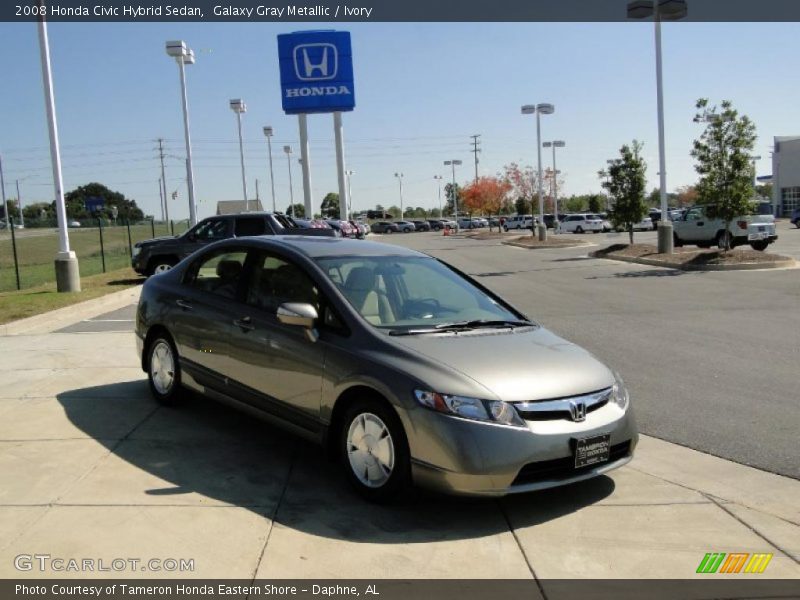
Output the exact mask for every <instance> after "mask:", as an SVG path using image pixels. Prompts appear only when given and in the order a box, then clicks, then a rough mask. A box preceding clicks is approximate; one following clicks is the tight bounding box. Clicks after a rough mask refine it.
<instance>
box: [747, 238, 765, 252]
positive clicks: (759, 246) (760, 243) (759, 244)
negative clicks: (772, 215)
mask: <svg viewBox="0 0 800 600" xmlns="http://www.w3.org/2000/svg"><path fill="white" fill-rule="evenodd" d="M767 246H769V242H768V241H767V240H757V241H755V242H750V247H751V248H752V249H753V250H758V251H759V252H763V251H764V250H766V249H767Z"/></svg>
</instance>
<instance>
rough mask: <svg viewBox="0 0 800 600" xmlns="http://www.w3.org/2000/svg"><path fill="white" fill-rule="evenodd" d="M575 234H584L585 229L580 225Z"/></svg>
mask: <svg viewBox="0 0 800 600" xmlns="http://www.w3.org/2000/svg"><path fill="white" fill-rule="evenodd" d="M575 233H583V227H581V226H580V225H578V226H577V227H576V228H575Z"/></svg>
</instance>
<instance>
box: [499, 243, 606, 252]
mask: <svg viewBox="0 0 800 600" xmlns="http://www.w3.org/2000/svg"><path fill="white" fill-rule="evenodd" d="M500 243H501V244H503V245H505V246H514V247H515V248H525V249H526V250H562V249H569V248H587V247H591V246H596V245H597V244H593V243H591V242H577V241H576V242H575V243H574V244H569V245H566V246H529V245H528V244H520V243H519V242H500Z"/></svg>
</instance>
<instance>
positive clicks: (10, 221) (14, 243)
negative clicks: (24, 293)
mask: <svg viewBox="0 0 800 600" xmlns="http://www.w3.org/2000/svg"><path fill="white" fill-rule="evenodd" d="M6 216H7V217H8V219H6V223H7V225H8V227H10V228H11V247H12V248H13V249H14V273H15V274H16V276H17V290H18V291H19V290H20V289H21V288H20V285H19V261H18V260H17V236H16V235H14V217H12V216H10V215H6Z"/></svg>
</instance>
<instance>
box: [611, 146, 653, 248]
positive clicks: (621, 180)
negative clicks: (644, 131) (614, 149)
mask: <svg viewBox="0 0 800 600" xmlns="http://www.w3.org/2000/svg"><path fill="white" fill-rule="evenodd" d="M641 152H642V143H641V142H639V141H637V140H633V143H632V144H631V145H630V146H629V145H628V144H625V145H624V146H622V148H620V150H619V154H620V157H619V158H616V159H614V160H613V161H612V162H611V163H610V164H609V165H608V181H607V182H605V183H603V187H604V188H605V189H607V190H608V193H609V194H610V195H611V197H612V198H613V199H614V210H612V211H611V222H612V223H613V224H614V226H615V227H622V228H624V229H625V230H626V231H627V232H628V235H629V236H630V241H631V244H633V224H634V223H638V222H639V221H641V220H642V218H643V217H644V215H645V214H646V213H647V204H646V203H645V196H644V189H645V185H646V184H645V172H646V171H647V165H646V164H645V162H644V159H643V158H642V155H641Z"/></svg>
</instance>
